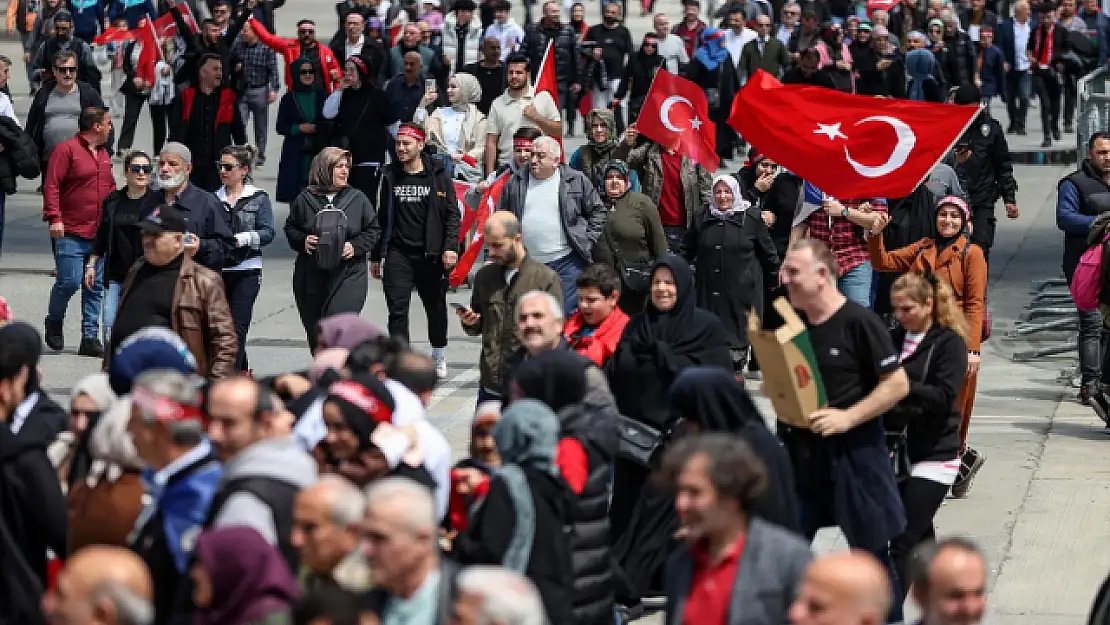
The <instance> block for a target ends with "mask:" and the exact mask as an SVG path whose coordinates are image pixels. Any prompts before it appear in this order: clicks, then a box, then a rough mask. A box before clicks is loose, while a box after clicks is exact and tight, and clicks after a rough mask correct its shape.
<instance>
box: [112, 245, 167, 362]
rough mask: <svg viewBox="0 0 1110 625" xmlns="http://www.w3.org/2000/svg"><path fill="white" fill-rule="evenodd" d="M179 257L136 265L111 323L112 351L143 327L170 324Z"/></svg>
mask: <svg viewBox="0 0 1110 625" xmlns="http://www.w3.org/2000/svg"><path fill="white" fill-rule="evenodd" d="M181 258H182V257H181V256H180V255H178V257H177V258H175V259H174V260H173V261H171V262H170V263H169V264H168V265H166V266H164V267H158V266H157V265H152V264H150V263H143V266H142V267H139V270H138V271H137V272H136V273H135V281H134V282H132V283H131V288H130V289H128V291H127V295H126V297H124V298H123V301H121V302H120V304H119V312H118V313H117V314H116V322H115V325H113V326H112V337H111V343H112V345H111V350H112V352H113V353H114V352H115V350H116V348H118V347H119V346H120V344H121V343H123V342H124V341H125V340H127V337H129V336H131V335H132V334H134V333H136V332H138V331H139V330H142V329H143V328H149V327H151V326H154V327H160V328H171V327H173V292H174V289H175V288H176V287H177V278H178V276H179V275H180V274H181Z"/></svg>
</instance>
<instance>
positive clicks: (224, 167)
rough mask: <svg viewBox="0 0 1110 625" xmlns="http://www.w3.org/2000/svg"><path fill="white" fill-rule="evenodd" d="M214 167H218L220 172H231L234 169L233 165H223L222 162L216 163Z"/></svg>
mask: <svg viewBox="0 0 1110 625" xmlns="http://www.w3.org/2000/svg"><path fill="white" fill-rule="evenodd" d="M216 167H219V168H220V171H231V170H233V169H235V167H236V165H235V164H234V163H225V162H223V161H216Z"/></svg>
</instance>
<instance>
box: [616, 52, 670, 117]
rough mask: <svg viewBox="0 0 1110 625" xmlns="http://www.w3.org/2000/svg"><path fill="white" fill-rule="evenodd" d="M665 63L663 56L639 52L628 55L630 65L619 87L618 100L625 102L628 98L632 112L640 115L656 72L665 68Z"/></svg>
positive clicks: (625, 70)
mask: <svg viewBox="0 0 1110 625" xmlns="http://www.w3.org/2000/svg"><path fill="white" fill-rule="evenodd" d="M665 61H666V59H664V58H663V56H662V55H661V54H653V55H651V56H648V55H646V54H644V53H643V52H642V51H638V52H635V53H633V54H630V55H628V65H626V66H625V68H624V76H623V77H622V78H621V83H620V86H619V87H617V93H616V97H617V99H620V100H623V99H624V98H625V97H626V96H627V97H628V100H629V107H631V109H630V110H634V111H635V112H636V113H639V111H640V107H642V106H643V104H644V98H646V97H647V93H648V88H650V87H651V81H652V79H653V78H655V70H657V69H659V68H660V67H663V64H664V62H665Z"/></svg>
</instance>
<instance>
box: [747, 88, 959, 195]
mask: <svg viewBox="0 0 1110 625" xmlns="http://www.w3.org/2000/svg"><path fill="white" fill-rule="evenodd" d="M978 114H979V107H978V106H975V105H968V106H957V105H955V104H935V103H931V102H914V101H912V100H896V99H890V98H875V97H868V96H858V95H851V94H847V93H842V92H840V91H836V90H834V89H825V88H823V87H811V86H805V85H783V84H781V83H779V81H777V80H775V78H774V77H773V76H771V75H770V74H768V73H766V72H763V71H758V72H756V74H755V76H753V77H752V79H751V80H749V81H748V84H747V85H745V86H744V88H743V89H741V90H740V93H739V94H738V95H737V97H736V99H735V100H733V102H732V115H731V116H730V117H729V119H728V123H729V124H730V125H731V126H732V127H733V128H735V129H736V130H737V131H739V132H740V134H741V135H743V136H744V138H745V139H747V140H748V142H749V143H751V144H752V145H753V146H755V148H756V149H758V150H759V151H760V152H761V153H763V154H766V155H767V156H768V157H770V158H771V159H772V160H774V161H775V162H776V163H779V164H780V165H782V166H783V167H785V168H786V169H788V170H790V171H792V172H794V173H795V174H797V175H798V176H799V177H800V178H802V179H803V180H808V181H809V182H812V183H813V184H814V186H816V187H817V188H819V189H821V190H822V191H824V192H825V193H826V194H828V195H830V196H832V197H836V198H841V199H856V198H872V197H905V196H907V195H909V194H910V193H911V192H912V191H913V190H914V189H915V188H916V187H917V185H919V184H921V181H922V180H924V179H925V177H926V176H927V175H929V170H931V169H932V168H933V166H934V165H936V164H937V161H939V160H940V159H941V158H942V157H944V155H945V154H946V153H947V152H948V150H950V149H951V148H952V145H953V144H955V143H956V140H957V139H959V138H960V136H961V135H962V134H963V133H964V131H965V130H966V129H967V128H968V126H970V125H971V123H972V122H973V121H974V120H975V117H976V116H977V115H978Z"/></svg>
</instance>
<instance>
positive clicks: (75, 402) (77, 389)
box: [47, 373, 116, 491]
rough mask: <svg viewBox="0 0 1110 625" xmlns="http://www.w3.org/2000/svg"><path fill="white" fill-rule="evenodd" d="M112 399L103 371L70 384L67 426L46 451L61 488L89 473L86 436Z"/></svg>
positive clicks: (90, 457)
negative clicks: (71, 386)
mask: <svg viewBox="0 0 1110 625" xmlns="http://www.w3.org/2000/svg"><path fill="white" fill-rule="evenodd" d="M115 401H116V394H115V393H113V392H112V387H111V385H110V384H109V383H108V374H106V373H94V374H92V375H90V376H87V377H85V378H83V379H81V381H79V382H78V383H77V384H76V385H74V387H73V393H72V394H71V395H70V400H69V428H68V429H67V430H66V431H65V432H62V433H61V434H59V435H58V438H57V440H55V441H54V443H53V444H52V445H50V447H49V448H48V450H47V454H48V455H49V456H50V462H51V463H53V465H54V466H55V467H56V468H57V469H58V479H59V480H60V481H61V483H62V490H63V491H65V490H67V489H68V487H69V485H71V484H74V483H76V482H79V481H81V480H83V479H85V476H87V475H88V474H89V467H90V466H91V465H92V456H91V454H90V453H89V438H90V436H91V434H92V431H93V429H94V428H95V427H96V424H97V423H98V422H99V421H100V417H101V415H103V414H104V412H105V411H107V410H108V409H109V408H111V407H112V404H113V403H115Z"/></svg>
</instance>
